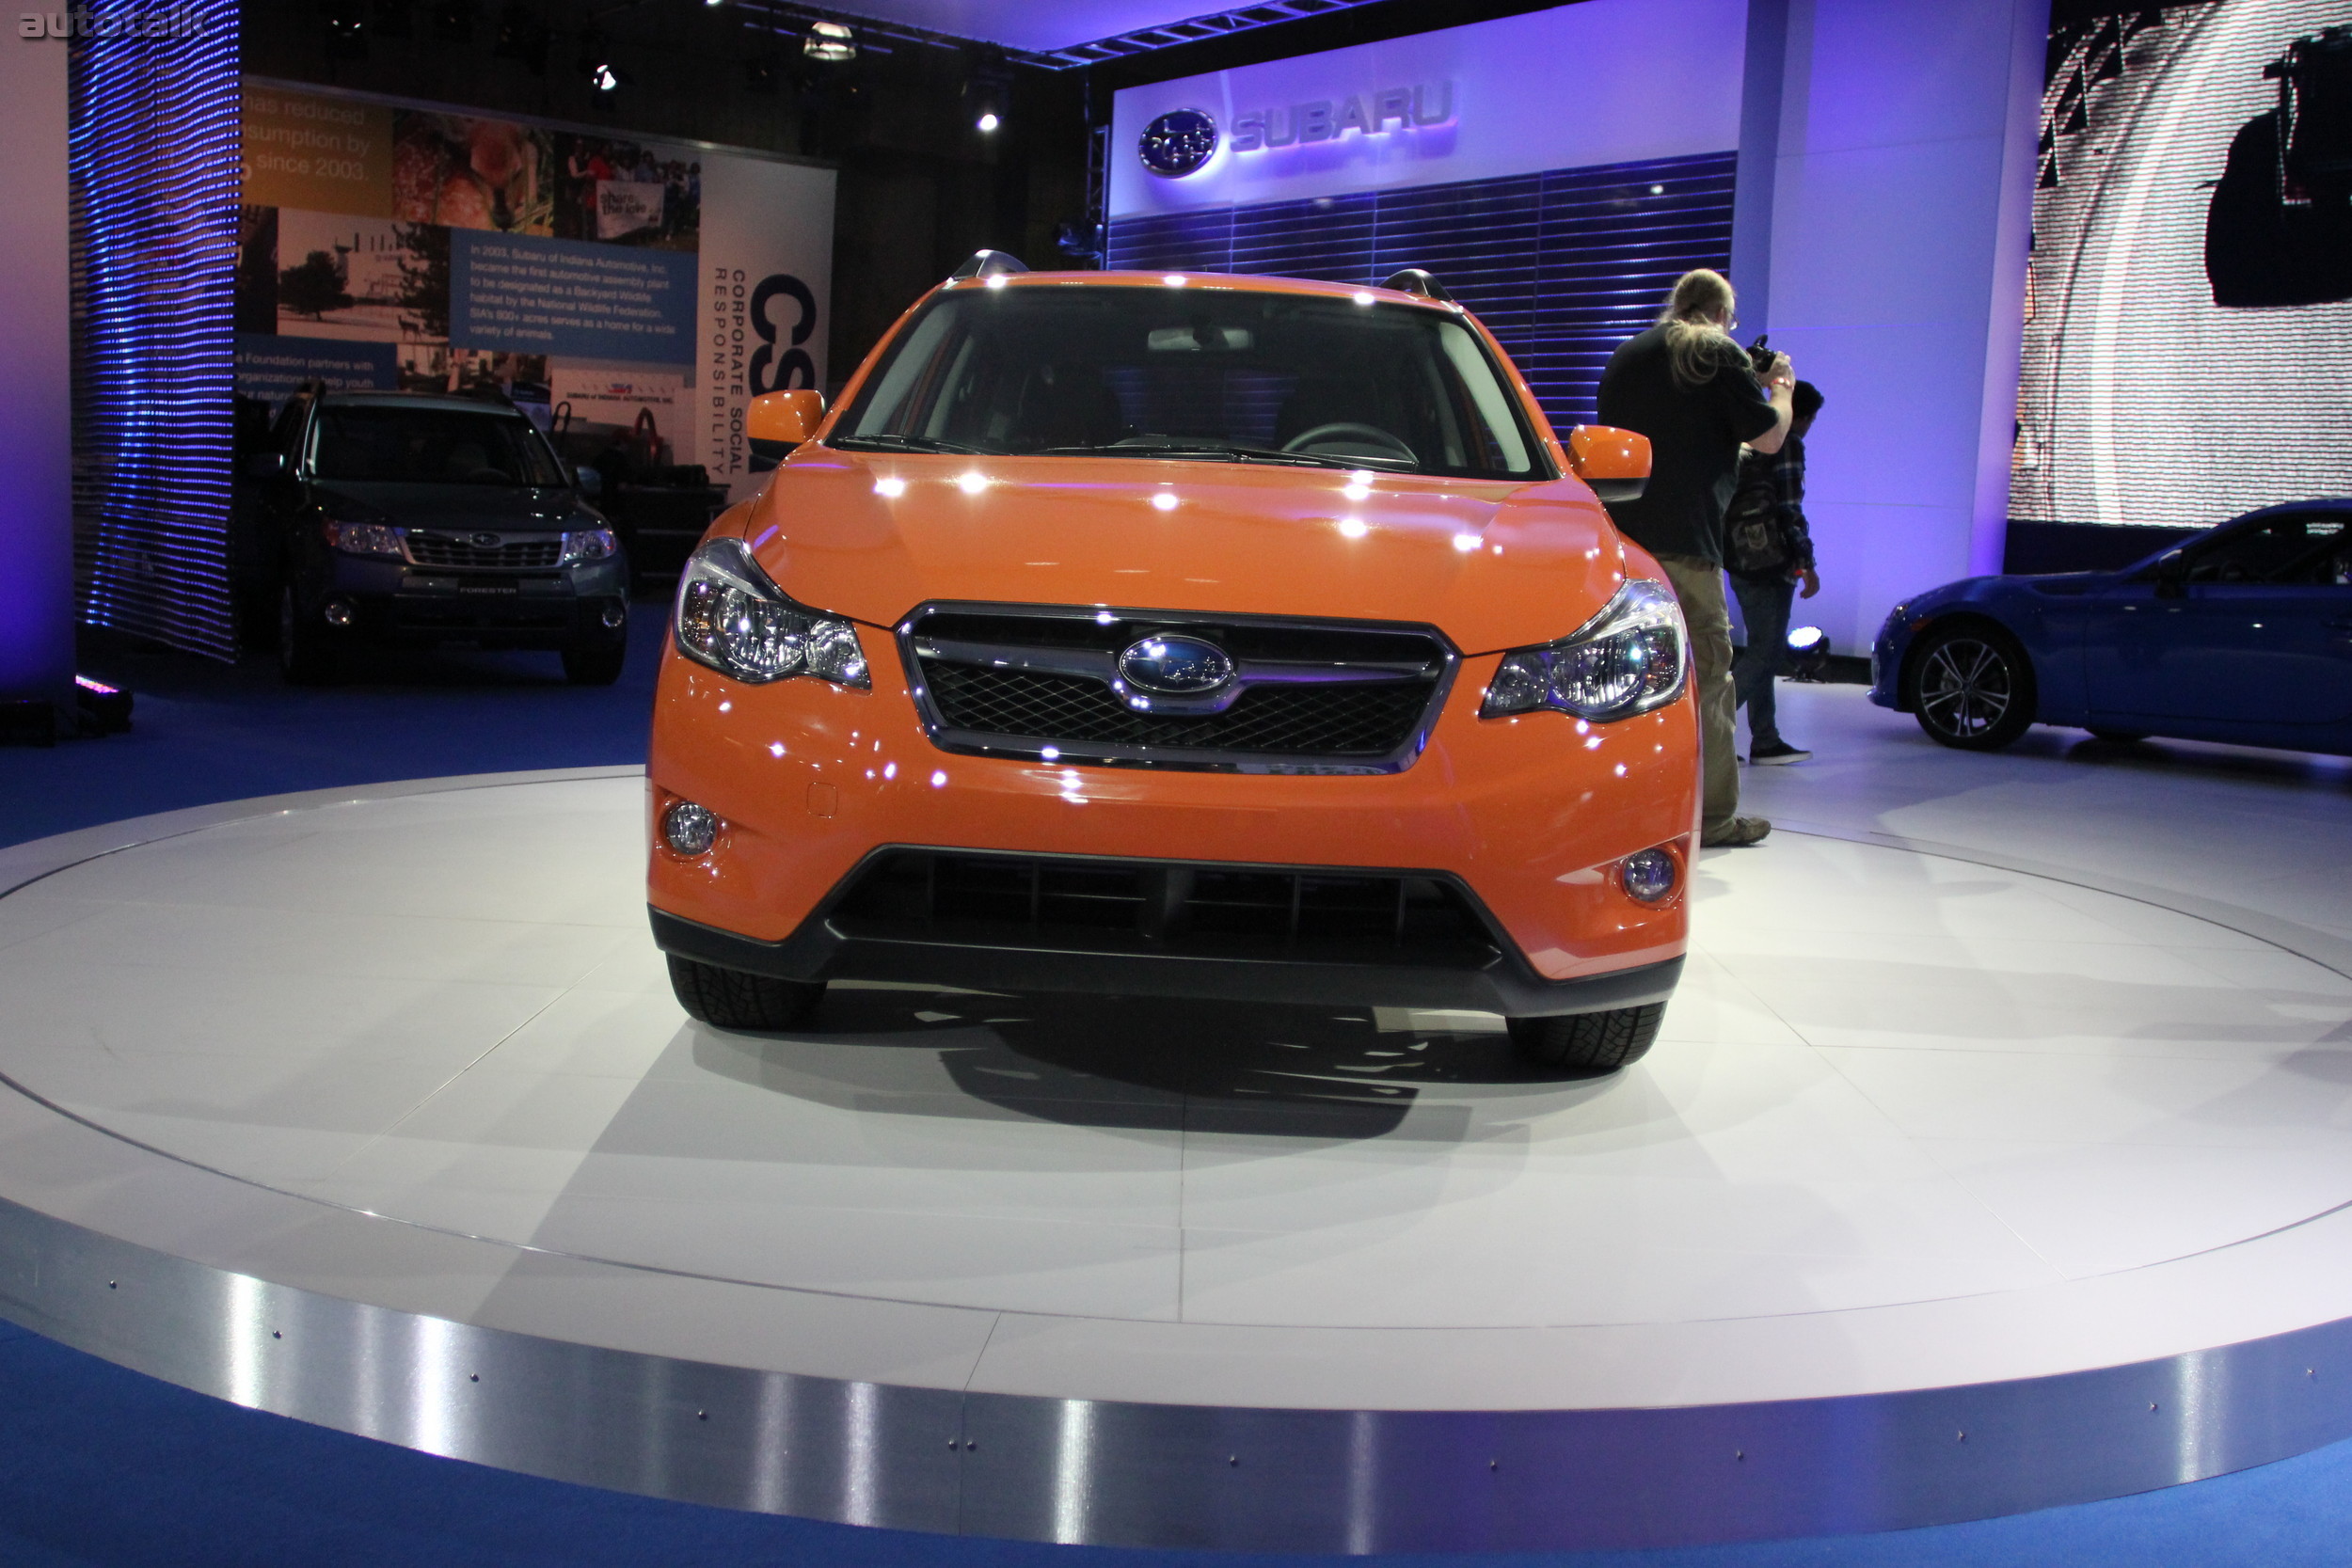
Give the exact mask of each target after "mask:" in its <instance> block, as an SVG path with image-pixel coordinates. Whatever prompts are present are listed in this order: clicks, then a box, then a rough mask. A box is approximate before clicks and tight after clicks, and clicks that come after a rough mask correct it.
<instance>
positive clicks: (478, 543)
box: [473, 533, 499, 550]
mask: <svg viewBox="0 0 2352 1568" xmlns="http://www.w3.org/2000/svg"><path fill="white" fill-rule="evenodd" d="M498 543H499V536H498V535H497V534H495V533H477V534H475V535H474V536H473V547H474V548H475V549H478V550H494V549H496V548H498Z"/></svg>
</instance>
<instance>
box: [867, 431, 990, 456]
mask: <svg viewBox="0 0 2352 1568" xmlns="http://www.w3.org/2000/svg"><path fill="white" fill-rule="evenodd" d="M825 445H827V446H829V447H838V448H840V449H841V450H843V451H951V452H958V453H961V454H962V455H963V456H966V457H989V456H993V455H996V454H994V453H992V452H987V451H981V450H980V449H979V448H978V447H967V446H965V445H964V444H963V443H962V442H961V441H943V440H940V439H939V438H938V437H937V436H898V435H882V436H833V437H832V438H830V439H829V440H827V441H826V442H825Z"/></svg>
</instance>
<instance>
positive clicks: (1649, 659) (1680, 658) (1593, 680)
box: [1478, 578, 1691, 719]
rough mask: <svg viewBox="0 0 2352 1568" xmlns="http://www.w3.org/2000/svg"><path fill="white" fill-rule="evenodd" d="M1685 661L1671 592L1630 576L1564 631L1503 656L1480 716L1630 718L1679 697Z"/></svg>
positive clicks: (1685, 639) (1684, 635) (1685, 636)
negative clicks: (1551, 711)
mask: <svg viewBox="0 0 2352 1568" xmlns="http://www.w3.org/2000/svg"><path fill="white" fill-rule="evenodd" d="M1690 666H1691V639H1690V634H1689V633H1688V632H1687V631H1685V630H1684V629H1683V626H1682V608H1681V606H1679V605H1677V603H1676V602H1675V596H1674V591H1673V590H1672V589H1670V588H1668V587H1667V586H1666V585H1665V584H1664V583H1662V582H1654V581H1652V580H1651V579H1649V578H1632V579H1631V580H1629V582H1627V583H1626V585H1625V586H1624V587H1623V588H1620V589H1618V590H1617V596H1616V597H1615V598H1613V599H1611V600H1610V601H1609V604H1608V607H1607V608H1606V609H1604V610H1601V612H1600V613H1599V614H1597V615H1596V616H1594V617H1593V618H1592V619H1591V620H1590V621H1587V622H1586V623H1585V624H1584V625H1583V626H1581V627H1580V628H1579V629H1578V630H1577V631H1575V632H1574V633H1572V634H1571V635H1569V636H1567V637H1564V638H1562V639H1561V640H1560V641H1557V642H1547V643H1545V644H1544V645H1543V646H1542V647H1540V648H1520V649H1518V650H1516V651H1514V652H1512V653H1508V654H1505V655H1503V657H1502V668H1501V669H1499V670H1497V671H1496V672H1495V677H1494V680H1493V681H1492V682H1491V683H1490V684H1489V685H1488V686H1487V688H1486V705H1484V706H1483V707H1481V708H1480V709H1479V710H1478V712H1479V717H1481V718H1484V719H1495V718H1500V717H1502V715H1505V714H1512V713H1532V712H1534V710H1535V709H1537V708H1546V707H1549V708H1557V709H1559V710H1560V711H1561V712H1562V713H1572V714H1574V715H1576V717H1578V718H1579V719H1630V718H1632V717H1633V716H1634V715H1635V714H1637V713H1647V712H1649V711H1650V710H1651V709H1652V708H1658V707H1663V706H1665V705H1667V704H1668V703H1671V702H1673V701H1674V700H1675V699H1676V698H1677V697H1678V696H1680V695H1681V694H1682V687H1683V681H1684V678H1685V675H1686V673H1687V672H1688V671H1689V669H1690Z"/></svg>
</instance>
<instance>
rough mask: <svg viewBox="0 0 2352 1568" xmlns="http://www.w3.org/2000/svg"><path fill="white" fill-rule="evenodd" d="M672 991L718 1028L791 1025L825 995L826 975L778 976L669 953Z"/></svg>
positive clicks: (681, 1002)
mask: <svg viewBox="0 0 2352 1568" xmlns="http://www.w3.org/2000/svg"><path fill="white" fill-rule="evenodd" d="M669 959H670V990H672V991H674V992H675V993H676V995H677V1005H678V1006H681V1007H683V1008H685V1009H686V1013H687V1016H688V1017H689V1018H691V1019H693V1020H694V1021H695V1022H699V1023H707V1024H710V1025H711V1026H713V1027H714V1028H719V1029H789V1028H791V1027H792V1025H794V1024H795V1023H798V1022H800V1021H801V1020H802V1019H803V1018H805V1017H807V1016H808V1011H809V1009H810V1008H812V1007H814V1006H817V999H818V997H820V996H822V995H824V994H825V982H824V981H822V980H779V979H777V978H775V977H774V976H772V975H768V974H744V973H743V972H742V971H741V970H739V969H721V968H720V967H719V966H718V965H716V964H706V963H696V962H695V961H694V960H693V959H691V958H679V957H678V956H677V955H676V954H675V953H672V954H670V955H669Z"/></svg>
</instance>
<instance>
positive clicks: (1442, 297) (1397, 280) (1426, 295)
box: [1380, 267, 1454, 305]
mask: <svg viewBox="0 0 2352 1568" xmlns="http://www.w3.org/2000/svg"><path fill="white" fill-rule="evenodd" d="M1380 286H1381V287H1382V288H1384V289H1395V290H1398V291H1400V292H1402V293H1408V294H1419V295H1421V297H1422V298H1423V299H1434V300H1438V301H1441V302H1443V303H1444V304H1447V305H1451V304H1453V303H1454V296H1453V295H1452V294H1450V293H1446V292H1445V285H1444V284H1442V283H1440V282H1438V280H1437V279H1436V278H1435V277H1431V276H1430V275H1429V274H1428V273H1426V272H1424V271H1422V269H1421V268H1419V267H1406V269H1405V270H1404V271H1402V272H1396V273H1391V274H1390V275H1389V280H1388V281H1387V282H1386V283H1383V284H1381V285H1380Z"/></svg>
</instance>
